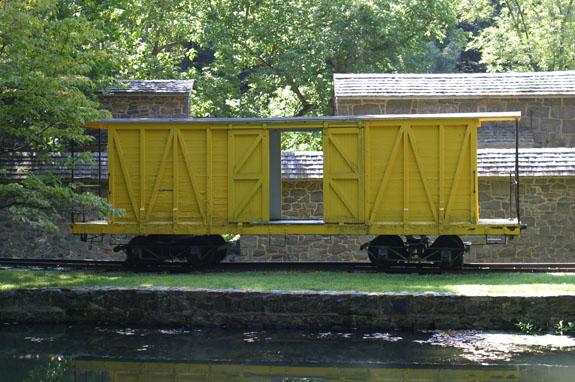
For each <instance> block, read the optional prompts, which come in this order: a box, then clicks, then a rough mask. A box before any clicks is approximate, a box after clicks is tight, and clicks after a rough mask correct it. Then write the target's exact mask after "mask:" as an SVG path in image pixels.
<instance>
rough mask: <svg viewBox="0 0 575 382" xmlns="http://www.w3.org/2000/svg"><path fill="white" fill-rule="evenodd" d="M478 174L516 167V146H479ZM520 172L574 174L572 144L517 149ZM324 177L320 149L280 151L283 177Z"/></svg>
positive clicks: (506, 173)
mask: <svg viewBox="0 0 575 382" xmlns="http://www.w3.org/2000/svg"><path fill="white" fill-rule="evenodd" d="M477 167H478V174H479V176H484V177H488V176H494V177H498V176H505V177H508V176H509V174H510V173H514V171H515V149H514V148H513V149H509V148H506V149H493V148H489V149H478V150H477ZM519 170H520V175H521V176H575V148H528V149H520V151H519ZM322 177H323V153H322V152H321V151H308V152H302V151H299V152H286V151H284V152H282V178H284V179H309V178H322Z"/></svg>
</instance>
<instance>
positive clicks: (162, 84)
mask: <svg viewBox="0 0 575 382" xmlns="http://www.w3.org/2000/svg"><path fill="white" fill-rule="evenodd" d="M118 82H119V84H116V85H112V86H110V87H109V88H108V92H109V93H111V94H118V95H119V94H124V95H125V94H142V93H143V94H146V93H160V95H161V94H166V93H169V94H176V93H182V94H190V93H191V92H192V89H193V88H194V80H121V81H118Z"/></svg>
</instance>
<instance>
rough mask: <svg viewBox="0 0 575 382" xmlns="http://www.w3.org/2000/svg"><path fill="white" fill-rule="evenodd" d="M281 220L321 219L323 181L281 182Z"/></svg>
mask: <svg viewBox="0 0 575 382" xmlns="http://www.w3.org/2000/svg"><path fill="white" fill-rule="evenodd" d="M281 217H282V219H322V218H323V180H322V179H303V180H299V179H298V180H282V216H281Z"/></svg>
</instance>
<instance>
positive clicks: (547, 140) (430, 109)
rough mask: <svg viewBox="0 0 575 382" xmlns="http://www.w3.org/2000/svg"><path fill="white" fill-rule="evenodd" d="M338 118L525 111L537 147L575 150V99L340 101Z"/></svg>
mask: <svg viewBox="0 0 575 382" xmlns="http://www.w3.org/2000/svg"><path fill="white" fill-rule="evenodd" d="M336 110H337V114H338V115H361V114H415V113H421V114H427V113H477V112H502V111H521V114H522V118H521V121H520V122H519V126H520V127H522V128H527V129H530V130H531V131H532V133H533V139H534V146H535V147H575V97H563V98H550V97H549V98H492V97H489V98H447V99H372V98H364V99H341V98H340V99H338V100H337V107H336Z"/></svg>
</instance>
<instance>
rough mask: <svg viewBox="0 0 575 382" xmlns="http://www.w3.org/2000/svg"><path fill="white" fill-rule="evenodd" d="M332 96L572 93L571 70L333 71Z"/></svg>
mask: <svg viewBox="0 0 575 382" xmlns="http://www.w3.org/2000/svg"><path fill="white" fill-rule="evenodd" d="M334 92H335V96H336V97H340V98H351V97H364V98H365V97H377V98H391V97H393V98H401V97H405V98H425V97H435V98H437V97H482V96H513V97H531V96H564V95H575V71H562V72H529V73H470V74H334Z"/></svg>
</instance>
